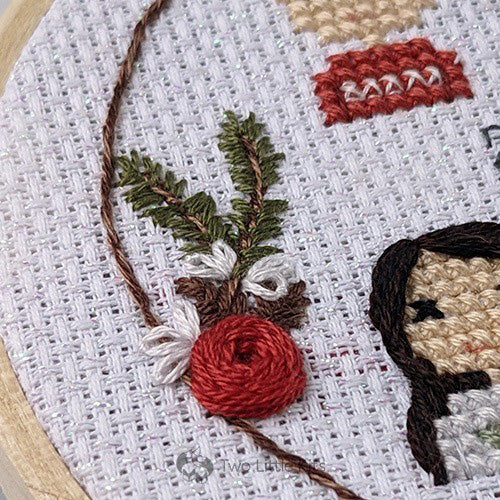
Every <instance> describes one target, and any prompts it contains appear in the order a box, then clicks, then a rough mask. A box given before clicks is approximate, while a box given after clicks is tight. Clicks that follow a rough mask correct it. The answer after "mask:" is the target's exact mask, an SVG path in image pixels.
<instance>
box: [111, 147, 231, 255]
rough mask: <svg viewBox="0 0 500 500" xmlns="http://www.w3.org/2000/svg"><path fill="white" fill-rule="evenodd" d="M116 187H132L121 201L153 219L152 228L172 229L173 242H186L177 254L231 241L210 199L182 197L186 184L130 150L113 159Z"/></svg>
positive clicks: (202, 250) (198, 195) (203, 195)
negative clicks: (116, 180) (223, 241)
mask: <svg viewBox="0 0 500 500" xmlns="http://www.w3.org/2000/svg"><path fill="white" fill-rule="evenodd" d="M115 161H116V165H117V167H118V168H119V181H118V186H120V187H126V186H132V187H131V188H130V189H128V190H127V191H126V192H125V199H126V201H127V202H129V203H130V204H131V205H132V208H133V209H134V210H135V211H139V212H141V213H142V215H143V216H149V217H151V218H152V219H153V222H154V224H155V225H158V226H160V227H162V228H168V229H171V230H172V234H173V236H174V238H176V239H182V240H185V241H187V242H188V244H187V245H184V246H183V247H182V248H181V251H183V252H186V253H188V254H192V253H206V252H209V251H210V248H211V244H212V243H213V242H214V241H217V240H220V239H222V240H225V241H228V242H229V241H232V239H231V237H230V232H231V230H232V228H231V224H229V223H228V222H226V221H225V220H224V218H223V217H221V216H220V215H217V214H216V210H217V206H216V203H215V201H214V199H213V198H212V197H211V196H210V195H208V194H206V193H203V192H200V193H196V194H195V195H193V196H191V197H189V198H187V199H186V198H185V197H184V191H185V189H186V185H187V183H186V181H185V180H184V179H181V180H177V178H176V176H175V174H174V173H173V172H171V171H170V170H166V171H165V170H164V169H163V167H162V165H161V164H159V163H155V162H153V161H152V160H151V159H150V158H148V157H147V156H141V155H139V153H137V152H136V151H132V152H131V155H130V156H121V157H119V158H116V160H115Z"/></svg>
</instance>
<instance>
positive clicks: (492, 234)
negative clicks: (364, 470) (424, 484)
mask: <svg viewBox="0 0 500 500" xmlns="http://www.w3.org/2000/svg"><path fill="white" fill-rule="evenodd" d="M424 250H427V251H431V252H437V253H442V254H446V255H448V256H450V257H457V258H463V259H466V258H473V257H484V258H500V225H499V224H497V223H495V222H471V223H467V224H462V225H458V226H451V227H448V228H445V229H440V230H437V231H433V232H431V233H428V234H425V235H423V236H420V237H419V238H417V239H416V240H408V239H405V240H400V241H398V242H397V243H394V244H393V245H391V246H390V247H389V248H387V249H386V250H385V252H384V253H383V254H382V256H381V257H380V259H379V260H378V262H377V264H376V266H375V268H374V271H373V277H372V287H373V288H372V293H371V296H370V312H369V314H370V318H371V320H372V322H373V324H374V326H375V327H376V328H377V329H378V330H379V331H380V333H381V335H382V339H383V342H384V344H385V346H386V349H387V351H388V353H389V355H390V356H391V358H392V359H393V360H394V362H395V363H396V364H397V365H398V367H399V368H400V369H401V370H402V371H403V373H404V375H405V376H406V377H407V378H408V379H409V380H410V384H411V391H412V396H411V406H410V408H409V410H408V419H407V432H408V441H409V443H410V446H411V449H412V452H413V454H414V456H415V458H416V460H417V461H418V462H419V464H420V465H421V466H422V468H423V469H424V470H426V471H427V472H429V473H432V474H433V475H434V481H435V483H436V484H437V485H440V484H446V483H447V482H448V477H447V473H446V469H445V466H444V461H443V457H442V456H441V453H440V450H439V448H438V446H437V444H436V429H435V427H434V420H435V419H436V418H439V417H442V416H445V415H449V414H450V413H449V410H448V407H447V399H448V395H449V394H452V393H458V392H463V391H467V390H470V389H483V388H487V387H490V386H491V379H490V377H489V375H488V374H487V373H485V372H484V371H471V372H466V373H459V374H451V373H441V374H439V373H438V372H437V370H436V367H435V366H434V364H433V363H432V362H431V361H429V360H428V359H425V358H423V357H421V356H418V355H416V354H415V353H414V350H413V348H412V346H411V344H410V341H409V339H408V337H407V334H406V333H405V328H404V321H405V307H406V306H407V304H406V289H407V284H408V279H409V277H410V274H411V273H412V270H413V268H414V267H415V265H416V264H417V260H418V258H419V255H420V254H421V252H422V251H424Z"/></svg>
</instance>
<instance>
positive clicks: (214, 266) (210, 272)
mask: <svg viewBox="0 0 500 500" xmlns="http://www.w3.org/2000/svg"><path fill="white" fill-rule="evenodd" d="M236 259H237V256H236V253H235V251H234V250H233V249H232V248H231V247H230V246H229V245H228V244H227V243H224V242H223V241H222V240H218V241H216V242H215V243H213V245H212V254H211V255H207V254H201V253H200V254H195V255H190V256H188V257H187V258H186V271H187V273H188V274H189V275H190V276H197V277H198V278H205V279H215V280H225V279H229V278H230V277H231V273H232V272H233V268H234V265H235V264H236Z"/></svg>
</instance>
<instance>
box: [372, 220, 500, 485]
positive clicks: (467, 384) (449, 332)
mask: <svg viewBox="0 0 500 500" xmlns="http://www.w3.org/2000/svg"><path fill="white" fill-rule="evenodd" d="M499 259H500V225H499V224H497V223H494V222H484V223H481V222H471V223H468V224H462V225H459V226H451V227H448V228H445V229H440V230H437V231H434V232H431V233H429V234H425V235H423V236H420V237H419V238H417V239H416V240H401V241H398V242H397V243H394V244H393V245H391V246H390V247H389V248H388V249H386V250H385V252H384V253H383V254H382V256H381V257H380V259H379V260H378V262H377V264H376V266H375V268H374V270H373V277H372V293H371V295H370V318H371V320H372V322H373V324H374V326H375V327H376V328H377V329H378V330H379V331H380V333H381V335H382V340H383V342H384V344H385V347H386V349H387V352H388V353H389V355H390V356H391V358H392V359H393V361H394V362H395V363H396V364H397V365H398V367H399V368H400V369H401V370H402V372H403V374H404V375H405V376H406V377H407V378H408V379H409V381H410V384H411V390H412V396H411V406H410V408H409V410H408V420H407V436H408V442H409V444H410V447H411V449H412V452H413V455H414V456H415V459H416V460H417V461H418V463H419V464H420V465H421V466H422V468H423V469H424V470H426V471H427V472H429V473H431V474H433V476H434V482H435V484H436V485H441V484H446V483H447V482H448V481H449V480H450V479H452V478H454V477H456V476H455V471H456V470H458V469H459V468H463V467H467V463H466V461H467V460H468V458H467V456H464V457H463V460H462V459H461V458H460V457H461V454H462V452H463V450H460V452H457V453H456V454H455V452H454V451H453V452H452V450H454V448H453V446H455V444H456V442H457V440H456V439H455V438H453V437H450V438H449V439H450V440H449V441H448V444H446V443H444V441H443V440H445V441H446V440H447V439H448V437H446V436H451V434H449V433H448V431H447V430H446V429H447V428H448V427H447V426H448V424H446V422H455V421H456V420H454V417H453V415H454V412H455V413H460V412H461V411H459V409H458V408H457V407H456V405H455V403H454V401H455V402H456V401H459V400H461V399H460V398H462V395H463V394H467V392H466V391H470V393H473V394H477V395H478V396H477V398H476V399H477V400H479V399H480V398H484V397H485V394H486V393H485V391H486V392H487V391H488V390H489V388H490V387H491V386H492V383H495V382H498V381H499V378H498V375H499V373H500V372H499V369H500V330H499V329H498V304H499V303H500V296H499V294H500V291H499V290H498V283H499V281H500V260H499ZM416 301H419V302H420V303H425V302H427V303H429V302H428V301H431V302H435V303H436V306H437V308H438V309H439V311H440V312H441V314H442V317H441V315H440V314H434V316H432V315H428V314H425V318H424V317H423V316H424V315H421V316H420V317H419V318H418V319H419V320H421V321H417V322H415V321H414V320H415V319H416V317H417V315H418V312H417V311H416V310H415V308H414V305H415V302H416ZM417 309H418V308H417ZM497 388H498V386H497V385H495V386H494V387H493V391H494V392H495V393H496V392H497ZM462 393H463V394H462ZM454 398H455V399H454ZM457 398H458V399H457ZM499 403H500V400H498V398H496V403H495V405H496V409H495V412H497V414H500V413H499V412H500V407H499ZM466 407H467V408H470V407H469V406H466ZM490 414H491V412H490ZM443 419H444V420H443ZM446 419H448V420H446ZM450 419H451V420H450ZM452 427H453V426H452ZM455 430H456V429H455ZM455 430H452V431H450V432H451V433H452V434H453V432H455ZM469 430H470V426H469ZM462 437H464V438H465V439H466V440H467V439H468V438H467V437H465V435H464V436H462ZM475 439H476V442H477V443H478V442H479V438H477V436H476V438H475ZM443 443H444V444H443ZM455 455H456V456H455ZM454 456H455V458H453V457H454ZM483 458H484V457H483ZM456 460H459V461H460V460H462V462H460V464H457V463H456ZM464 461H465V462H464ZM498 463H499V464H500V462H498ZM450 464H454V465H450ZM489 467H490V465H486V464H484V463H483V466H482V467H481V466H480V467H479V469H480V470H482V471H483V472H485V471H487V470H488V468H489ZM497 472H500V470H497Z"/></svg>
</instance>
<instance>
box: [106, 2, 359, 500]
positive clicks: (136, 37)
mask: <svg viewBox="0 0 500 500" xmlns="http://www.w3.org/2000/svg"><path fill="white" fill-rule="evenodd" d="M167 5H169V1H168V0H156V1H154V2H153V3H152V4H151V5H150V7H149V8H148V9H147V10H146V12H145V14H144V15H143V17H142V18H141V19H140V20H139V22H138V23H137V25H136V26H135V29H134V33H133V37H132V40H131V42H130V46H129V48H128V51H127V54H126V56H125V59H124V61H123V63H122V64H121V66H120V70H119V75H118V78H117V81H116V83H115V86H114V89H113V92H112V97H111V100H110V103H109V108H108V113H107V116H106V120H105V123H104V127H103V158H102V177H101V186H100V191H101V203H102V206H101V216H102V221H103V225H104V228H105V232H106V237H107V240H108V243H109V246H110V249H111V252H112V254H113V256H114V258H115V261H116V265H117V268H118V270H119V272H120V273H121V274H122V276H123V278H124V281H125V283H126V284H127V287H128V290H129V292H130V295H131V297H132V299H133V300H134V301H135V302H136V304H137V306H138V307H139V309H140V312H141V314H142V317H143V319H144V322H145V324H146V326H147V327H148V328H151V329H153V331H154V329H155V328H156V327H160V326H161V325H162V322H161V320H160V319H159V318H158V317H157V315H156V314H155V313H154V312H153V310H152V308H151V304H150V300H149V297H148V294H147V293H146V291H145V290H144V288H143V287H142V286H141V284H140V283H139V280H138V279H137V276H136V274H135V272H134V269H133V267H132V265H131V263H130V261H129V260H128V258H127V256H126V254H125V252H124V249H123V246H122V241H121V238H120V236H119V234H118V232H117V230H116V227H115V221H114V207H113V204H112V202H111V193H112V188H113V185H114V174H115V157H114V154H113V147H114V141H115V135H116V124H117V121H118V116H119V113H120V107H121V103H122V99H123V95H124V93H125V90H126V89H127V86H128V84H129V82H130V79H131V76H132V73H133V69H134V62H135V61H136V59H137V57H138V55H139V52H140V49H141V46H142V43H143V41H144V39H145V35H146V28H147V27H148V26H149V25H150V24H151V23H152V22H153V21H154V20H155V19H157V17H158V16H159V14H160V12H161V11H162V10H163V9H164V8H165V7H166V6H167ZM228 120H231V118H230V117H228ZM226 132H231V131H226ZM258 132H259V135H260V131H258ZM228 146H229V147H231V146H230V145H228ZM243 146H244V147H243V150H244V151H245V154H246V153H247V151H248V148H247V147H246V145H245V144H244V145H243ZM261 147H262V148H263V150H264V151H267V152H269V145H268V144H267V145H266V143H265V141H264V142H263V143H262V145H261ZM238 151H240V152H241V151H242V148H241V146H240V145H238ZM251 153H252V154H251V155H250V156H247V157H246V159H244V158H242V157H241V155H240V154H238V153H235V154H234V157H233V158H230V161H231V160H234V162H235V163H236V164H238V166H236V167H235V169H234V172H233V175H235V176H238V177H239V176H240V174H241V176H242V177H241V180H238V179H237V180H236V182H238V183H239V184H240V185H241V187H242V188H243V187H244V186H245V185H246V184H247V182H248V181H249V180H250V179H249V176H248V175H247V176H245V174H243V168H238V167H239V166H240V165H241V162H242V161H244V162H245V163H244V165H245V166H247V165H248V163H251V168H252V169H253V171H254V174H255V173H256V170H255V169H256V168H257V165H255V164H254V162H253V161H251V160H250V158H253V157H254V153H257V154H258V153H259V150H257V151H251ZM266 154H267V153H266ZM280 159H281V158H276V157H274V158H273V159H272V160H271V162H275V161H279V160H280ZM249 160H250V161H249ZM241 166H243V165H241ZM261 167H264V165H261ZM264 170H269V169H267V167H266V169H264V168H261V173H262V174H263V173H264ZM271 171H272V168H271V169H270V171H269V172H268V173H269V177H267V178H266V179H264V176H262V178H261V183H257V184H255V185H256V186H257V185H258V186H259V187H258V189H256V190H255V193H256V196H255V197H253V198H252V197H251V200H250V206H248V204H245V203H244V204H243V205H241V208H238V209H236V208H235V210H236V211H237V212H239V215H237V216H236V220H235V221H233V223H234V224H235V225H237V224H238V223H240V222H241V221H243V220H244V221H245V224H246V225H245V231H241V233H240V234H245V233H247V237H246V238H245V239H244V240H243V239H241V243H240V245H239V248H238V250H239V251H240V253H241V255H242V261H241V262H240V263H239V267H238V273H237V274H236V273H234V271H233V274H234V275H235V279H240V276H241V275H244V274H245V271H246V269H245V266H248V268H250V267H251V266H252V264H253V263H255V262H257V261H258V260H259V259H260V258H262V257H265V256H266V255H267V256H268V255H272V254H274V253H276V252H275V251H274V250H272V251H271V250H265V246H262V245H260V243H261V242H262V239H263V238H264V236H263V235H264V234H267V235H270V234H275V231H276V230H277V228H278V229H279V217H278V216H277V215H276V212H277V213H281V212H282V211H284V208H283V205H280V206H279V207H278V206H276V204H275V205H274V207H273V208H270V207H269V205H268V207H267V210H268V211H271V212H273V213H272V215H270V216H269V217H268V218H267V220H266V221H265V223H263V221H262V220H260V219H259V217H258V215H259V214H260V215H261V216H262V214H263V212H265V210H266V208H265V207H264V203H263V197H264V194H265V189H266V188H265V184H266V183H272V182H274V178H273V177H274V176H273V175H272V172H271ZM252 179H253V177H252ZM137 180H138V181H139V179H137ZM155 180H157V179H155ZM164 180H165V181H169V182H170V181H172V182H174V179H168V178H167V177H165V178H164ZM178 182H181V181H175V182H174V184H173V186H171V187H173V189H171V190H170V191H171V192H173V194H174V195H176V198H177V199H179V198H180V195H181V194H183V185H182V183H181V184H180V185H179V184H178ZM132 184H134V183H132ZM149 187H150V186H149V185H148V186H147V187H146V188H145V189H149ZM136 194H137V193H136ZM153 194H154V195H155V197H154V199H153V197H152V196H151V197H150V198H149V200H147V203H146V202H143V203H145V205H144V208H145V207H148V208H149V209H151V208H153V209H154V208H160V207H159V203H158V202H160V199H159V198H160V196H161V198H162V200H161V202H162V203H163V199H164V198H163V195H164V193H160V192H157V193H153ZM130 196H133V195H130ZM200 200H201V203H202V204H204V206H205V208H206V209H208V211H209V213H206V211H205V212H203V213H200V214H197V213H196V212H197V210H196V208H198V206H196V207H194V208H193V207H191V208H190V207H189V206H188V207H185V205H184V207H183V208H181V205H182V200H181V203H180V204H179V202H177V201H175V202H174V203H173V205H174V207H175V210H174V211H171V213H170V214H169V215H168V217H167V220H168V221H170V219H172V220H173V221H174V222H173V224H174V225H175V226H176V227H173V230H174V231H176V230H179V231H181V233H178V234H179V237H182V236H181V234H182V228H183V224H184V223H186V224H189V228H190V232H189V233H188V234H187V236H188V238H187V239H188V240H192V239H193V238H194V235H196V238H194V239H195V243H191V245H193V244H194V245H197V250H199V251H200V252H201V250H203V251H202V252H201V253H209V252H208V250H209V248H208V247H209V244H207V243H208V242H207V240H208V239H214V238H215V233H214V232H212V230H210V229H209V228H206V227H205V225H204V222H203V220H201V216H202V215H203V216H205V215H206V216H208V217H210V219H211V220H213V221H214V220H215V221H216V222H214V224H216V226H217V228H218V229H217V231H216V232H218V231H222V232H223V233H224V238H226V237H228V235H227V234H226V233H225V229H223V228H224V223H222V227H221V225H220V222H219V219H217V218H216V214H215V213H214V212H213V210H212V202H211V201H210V200H207V198H206V197H203V196H200V199H199V200H198V201H200ZM172 201H173V200H172ZM243 201H246V200H243ZM237 203H238V202H237ZM139 208H140V205H139ZM162 208H165V207H162ZM166 208H171V207H166ZM282 208H283V210H282ZM157 215H158V214H157ZM191 215H194V216H195V219H193V218H192V217H191ZM262 219H264V217H262ZM175 220H177V222H178V223H180V227H179V226H178V224H177V223H176V222H175ZM159 222H160V223H161V221H159ZM199 223H201V225H203V227H205V231H204V230H203V229H202V227H201V225H200V224H199ZM165 224H167V221H165ZM168 224H170V222H168ZM259 225H261V226H260V228H259V230H257V227H258V226H259ZM193 226H194V227H196V231H191V230H192V228H193ZM186 229H187V228H186ZM200 233H201V234H203V237H202V236H201V235H200ZM219 239H220V238H216V239H215V241H214V242H213V243H215V242H216V241H218V240H219ZM200 240H201V244H200ZM259 240H260V241H259ZM238 241H240V240H238ZM213 243H212V246H211V248H210V250H211V251H212V252H213V251H214V249H213ZM252 247H255V248H257V250H253V248H252ZM184 251H185V252H187V253H190V252H191V253H199V252H195V248H193V247H191V248H187V249H186V248H185V249H184ZM244 252H245V253H244ZM252 252H254V253H253V254H252ZM255 252H256V253H257V255H256V254H255ZM265 254H266V255H265ZM212 256H213V257H214V259H215V260H217V257H218V256H217V255H214V254H213V253H212ZM200 262H203V261H202V260H200ZM204 262H205V263H207V262H208V263H209V266H210V263H211V262H213V261H210V260H209V261H207V260H205V261H204ZM228 267H229V266H226V267H225V268H224V269H223V271H222V272H223V273H225V272H226V271H227V269H228ZM235 279H229V280H225V281H223V282H222V284H221V285H220V286H219V287H218V288H217V289H214V288H213V286H214V283H212V282H210V281H208V280H203V279H202V278H200V277H194V278H188V279H187V281H186V280H185V281H184V283H178V287H183V286H184V287H185V292H186V293H183V294H184V295H187V296H189V294H190V293H191V294H194V296H195V300H196V303H197V304H196V308H197V311H198V312H199V311H200V310H201V308H200V304H201V303H203V304H205V305H206V306H207V307H206V309H205V308H203V315H199V319H200V330H201V328H202V316H203V320H204V321H205V322H206V323H204V324H206V325H208V324H209V322H210V320H211V319H212V320H213V319H214V313H217V312H216V311H213V310H212V309H211V308H210V305H211V302H210V300H211V299H210V298H209V296H208V295H209V293H213V294H214V293H216V294H217V298H218V299H219V295H220V298H222V299H225V300H226V306H228V307H225V310H226V311H231V314H228V317H230V316H231V315H232V314H233V313H232V309H233V308H237V307H240V306H239V305H238V304H241V302H242V299H239V300H233V299H234V294H235V292H236V291H237V290H238V288H239V287H234V283H235ZM191 280H195V281H191ZM205 285H207V286H205ZM303 291H304V284H303V283H301V282H298V283H295V284H293V285H291V286H290V287H289V292H288V295H287V296H285V297H281V298H278V299H276V300H274V301H266V300H265V299H263V298H262V297H259V296H256V297H255V309H256V310H259V309H260V312H259V316H260V317H261V318H263V319H267V318H266V315H270V316H271V317H272V318H274V324H275V325H277V326H281V327H282V328H286V327H287V326H286V325H289V327H293V326H292V325H294V324H300V321H301V320H302V318H303V315H304V309H305V307H306V306H307V304H308V301H307V299H305V298H304V297H303V296H302V292H303ZM188 292H189V293H188ZM207 292H209V293H207ZM180 293H182V292H180ZM241 296H242V294H239V297H241ZM228 299H229V300H228ZM214 302H216V303H217V304H220V303H223V302H224V301H223V300H222V301H221V300H219V301H218V302H217V301H214ZM284 304H287V307H282V306H283V305H284ZM181 309H182V306H181ZM278 310H279V311H280V312H279V314H278ZM184 312H185V313H186V320H187V315H188V310H187V309H186V308H185V309H184ZM254 312H255V311H254ZM182 321H183V322H184V319H182ZM207 328H208V326H207ZM151 334H153V333H151ZM155 334H156V335H157V336H158V337H161V336H162V335H165V336H166V337H167V339H168V337H169V336H174V337H175V336H176V335H177V331H176V330H171V331H165V330H163V332H162V331H160V332H158V330H156V332H155ZM197 335H198V330H197V320H194V322H193V323H192V324H190V325H189V327H188V329H187V330H186V331H184V333H183V334H182V335H180V337H183V340H182V342H181V344H182V345H183V347H184V348H185V347H186V344H185V343H187V348H188V349H189V348H190V343H192V341H193V340H194V338H195V337H196V338H197V339H199V338H200V337H201V335H200V336H199V337H197ZM151 340H153V341H154V342H153V347H155V348H156V347H161V346H157V345H156V338H155V339H151ZM184 342H185V343H184ZM195 343H196V340H195ZM148 347H149V344H147V345H146V348H148ZM245 349H246V346H245ZM240 351H241V353H244V352H245V351H243V350H242V349H240ZM162 354H164V353H162ZM243 358H244V357H243ZM172 362H174V363H176V366H178V367H179V371H180V372H182V371H183V370H184V366H182V364H181V365H179V361H178V359H172ZM165 366H166V370H167V373H168V374H169V376H170V375H171V376H172V377H175V376H176V373H172V372H171V371H170V367H169V363H168V362H166V365H165ZM158 368H159V369H158V370H157V374H158V375H160V379H161V375H162V368H163V366H159V367H158ZM182 380H183V381H184V382H185V383H186V384H188V385H190V384H191V381H190V379H189V377H188V376H187V374H185V375H183V377H182ZM221 418H223V419H224V421H225V422H226V423H227V424H229V425H231V426H232V427H233V428H234V429H237V430H239V431H241V432H243V433H245V434H246V435H247V436H248V437H250V438H251V439H252V441H253V442H254V444H255V445H257V446H259V447H261V448H262V449H263V450H265V451H267V452H268V453H270V454H271V455H273V456H275V457H276V458H278V459H279V460H280V461H281V462H282V463H283V464H285V465H286V466H287V467H289V468H290V469H291V470H293V471H295V472H298V473H305V474H307V476H308V477H309V478H310V479H311V480H313V481H315V482H317V483H318V484H321V485H322V486H324V487H326V488H329V489H331V490H333V491H334V492H335V493H336V494H337V495H338V496H339V498H342V499H359V498H360V497H359V496H358V495H356V494H355V493H353V492H352V491H351V490H349V489H348V488H345V487H343V486H341V485H340V484H338V483H337V482H336V481H335V479H334V478H333V476H332V475H331V474H329V473H328V472H326V471H324V470H321V469H320V468H317V467H314V466H313V465H312V464H310V463H309V462H307V461H306V460H304V459H303V458H302V457H300V456H297V455H295V454H293V453H290V452H288V451H286V450H284V449H282V448H280V447H279V446H278V445H277V443H275V442H274V441H273V440H271V439H269V438H268V437H267V436H265V435H264V434H263V433H262V432H260V431H259V430H258V429H257V428H256V427H255V426H253V425H252V424H250V423H249V422H247V421H245V420H243V419H241V418H236V417H221Z"/></svg>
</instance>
